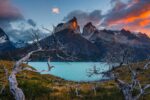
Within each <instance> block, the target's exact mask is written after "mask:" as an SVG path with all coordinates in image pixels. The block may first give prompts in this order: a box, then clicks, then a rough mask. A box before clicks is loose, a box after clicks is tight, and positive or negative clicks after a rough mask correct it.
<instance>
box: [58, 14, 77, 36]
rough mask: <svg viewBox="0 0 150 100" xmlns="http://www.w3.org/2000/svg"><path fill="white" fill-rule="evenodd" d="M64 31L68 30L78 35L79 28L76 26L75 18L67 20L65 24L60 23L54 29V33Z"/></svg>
mask: <svg viewBox="0 0 150 100" xmlns="http://www.w3.org/2000/svg"><path fill="white" fill-rule="evenodd" d="M64 29H70V30H73V31H74V33H78V34H79V33H80V27H79V25H78V21H77V18H76V17H73V18H72V19H71V20H69V21H68V22H66V23H60V24H58V25H57V27H56V28H55V33H56V32H59V31H62V30H64Z"/></svg>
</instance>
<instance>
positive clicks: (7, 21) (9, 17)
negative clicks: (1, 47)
mask: <svg viewBox="0 0 150 100" xmlns="http://www.w3.org/2000/svg"><path fill="white" fill-rule="evenodd" d="M13 23H18V24H17V25H18V26H15V27H17V28H19V29H15V28H13V27H12V25H13ZM19 23H20V24H19ZM26 25H28V26H29V25H30V26H32V27H31V28H25V27H26ZM0 27H1V28H2V29H3V30H4V31H5V32H6V34H7V35H8V36H9V37H10V39H11V40H12V41H13V42H17V41H19V40H23V41H32V40H33V38H32V37H31V36H32V32H36V33H37V32H38V33H39V37H40V38H43V37H45V35H46V34H45V33H44V32H42V31H41V30H40V29H38V28H36V23H35V22H34V21H33V20H32V19H28V20H25V19H24V17H23V15H22V14H21V12H20V11H19V9H18V8H16V7H15V6H13V4H12V3H11V2H10V0H0Z"/></svg>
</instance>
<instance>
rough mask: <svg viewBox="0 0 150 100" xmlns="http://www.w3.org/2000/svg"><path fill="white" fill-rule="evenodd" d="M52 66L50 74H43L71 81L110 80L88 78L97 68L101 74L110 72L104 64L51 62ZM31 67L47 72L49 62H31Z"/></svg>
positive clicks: (98, 77)
mask: <svg viewBox="0 0 150 100" xmlns="http://www.w3.org/2000/svg"><path fill="white" fill-rule="evenodd" d="M50 64H51V65H53V66H55V68H53V69H52V70H51V71H50V72H46V73H42V74H51V75H54V76H58V77H61V78H63V79H65V80H70V81H77V82H80V81H86V82H87V81H99V80H105V79H108V78H106V77H102V74H100V75H93V76H91V77H89V76H88V73H87V72H88V71H89V70H90V69H92V68H93V66H96V68H99V69H100V72H105V71H108V70H109V68H110V67H109V66H108V65H107V64H106V63H102V62H51V63H50ZM29 65H30V66H32V67H34V68H35V69H36V70H38V71H41V70H47V68H48V67H47V62H30V63H29Z"/></svg>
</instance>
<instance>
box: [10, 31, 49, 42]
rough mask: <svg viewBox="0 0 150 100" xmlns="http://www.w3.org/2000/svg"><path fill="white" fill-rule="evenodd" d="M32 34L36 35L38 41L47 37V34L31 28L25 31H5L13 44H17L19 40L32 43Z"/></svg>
mask: <svg viewBox="0 0 150 100" xmlns="http://www.w3.org/2000/svg"><path fill="white" fill-rule="evenodd" d="M33 33H38V35H39V38H40V39H42V38H44V37H46V36H47V33H44V32H42V31H41V30H40V29H33V28H29V29H25V30H17V29H13V30H10V31H7V34H8V35H9V37H10V38H11V40H12V41H13V42H17V41H19V40H22V41H26V42H30V41H33V40H34V38H33V37H32V36H33Z"/></svg>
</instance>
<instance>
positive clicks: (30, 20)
mask: <svg viewBox="0 0 150 100" xmlns="http://www.w3.org/2000/svg"><path fill="white" fill-rule="evenodd" d="M27 22H28V24H29V25H31V26H33V27H36V22H35V21H34V20H32V19H28V20H27Z"/></svg>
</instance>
